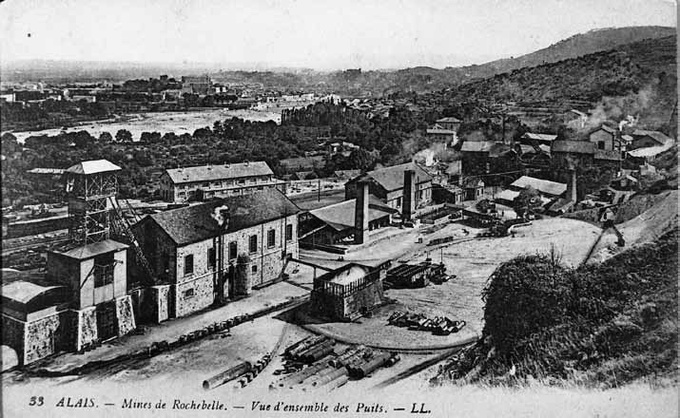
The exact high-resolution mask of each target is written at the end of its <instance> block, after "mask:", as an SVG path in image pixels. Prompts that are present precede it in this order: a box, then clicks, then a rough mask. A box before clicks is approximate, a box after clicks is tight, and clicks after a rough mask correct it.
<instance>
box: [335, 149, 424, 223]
mask: <svg viewBox="0 0 680 418" xmlns="http://www.w3.org/2000/svg"><path fill="white" fill-rule="evenodd" d="M406 172H410V173H413V174H412V176H411V177H408V178H409V179H412V182H409V181H405V178H407V177H406V175H405V173H406ZM360 182H366V183H367V184H368V185H369V193H370V194H372V195H374V196H376V197H378V198H379V199H380V200H382V201H383V202H385V203H386V204H387V206H389V207H391V208H393V209H397V210H399V211H400V212H401V214H402V216H404V217H409V216H411V215H412V214H413V213H414V212H415V211H416V210H417V209H418V208H421V207H423V206H426V205H428V204H430V203H431V202H432V176H430V174H428V173H427V172H426V171H425V170H423V169H422V168H421V167H420V166H419V165H418V164H415V163H412V162H411V163H406V164H400V165H395V166H391V167H385V168H381V169H378V170H374V171H369V172H368V173H366V174H364V175H362V176H359V177H355V178H354V179H352V180H350V181H348V182H347V183H346V184H345V199H347V200H349V199H354V198H355V197H356V196H357V184H359V183H360ZM411 193H413V196H411Z"/></svg>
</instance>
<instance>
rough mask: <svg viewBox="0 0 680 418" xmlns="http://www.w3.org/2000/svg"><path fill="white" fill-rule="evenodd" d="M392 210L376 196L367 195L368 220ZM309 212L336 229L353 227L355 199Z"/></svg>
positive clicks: (381, 216) (380, 216) (377, 217)
mask: <svg viewBox="0 0 680 418" xmlns="http://www.w3.org/2000/svg"><path fill="white" fill-rule="evenodd" d="M392 212H394V210H393V209H392V208H390V207H389V206H385V204H384V203H382V202H381V201H380V200H378V199H377V198H376V197H374V196H370V197H369V206H368V221H369V222H371V221H374V220H376V219H380V218H384V217H385V216H389V215H390V213H392ZM309 213H310V214H312V215H314V216H315V217H317V218H318V219H319V220H321V221H323V222H325V223H327V224H328V225H329V226H330V227H332V228H333V229H335V230H337V231H342V230H345V229H347V228H353V227H354V215H355V213H356V199H350V200H345V201H342V202H339V203H335V204H333V205H329V206H324V207H322V208H319V209H314V210H312V211H309Z"/></svg>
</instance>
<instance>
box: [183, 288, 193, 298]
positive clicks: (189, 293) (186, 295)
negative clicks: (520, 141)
mask: <svg viewBox="0 0 680 418" xmlns="http://www.w3.org/2000/svg"><path fill="white" fill-rule="evenodd" d="M193 297H194V289H187V290H185V291H184V299H191V298H193Z"/></svg>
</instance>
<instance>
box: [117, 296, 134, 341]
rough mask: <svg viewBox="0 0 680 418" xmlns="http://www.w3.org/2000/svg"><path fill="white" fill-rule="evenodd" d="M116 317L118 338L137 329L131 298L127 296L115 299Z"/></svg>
mask: <svg viewBox="0 0 680 418" xmlns="http://www.w3.org/2000/svg"><path fill="white" fill-rule="evenodd" d="M116 316H117V317H118V336H119V337H120V336H123V335H125V334H128V333H130V332H132V330H134V329H135V328H137V323H136V321H135V314H134V311H133V309H132V298H131V297H130V296H129V295H127V296H123V297H121V298H118V299H116Z"/></svg>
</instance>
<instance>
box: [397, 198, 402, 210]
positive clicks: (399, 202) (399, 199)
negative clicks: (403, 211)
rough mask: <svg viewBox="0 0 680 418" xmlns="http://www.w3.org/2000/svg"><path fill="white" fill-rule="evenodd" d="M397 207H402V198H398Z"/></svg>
mask: <svg viewBox="0 0 680 418" xmlns="http://www.w3.org/2000/svg"><path fill="white" fill-rule="evenodd" d="M397 207H398V208H400V207H401V197H398V198H397Z"/></svg>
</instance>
